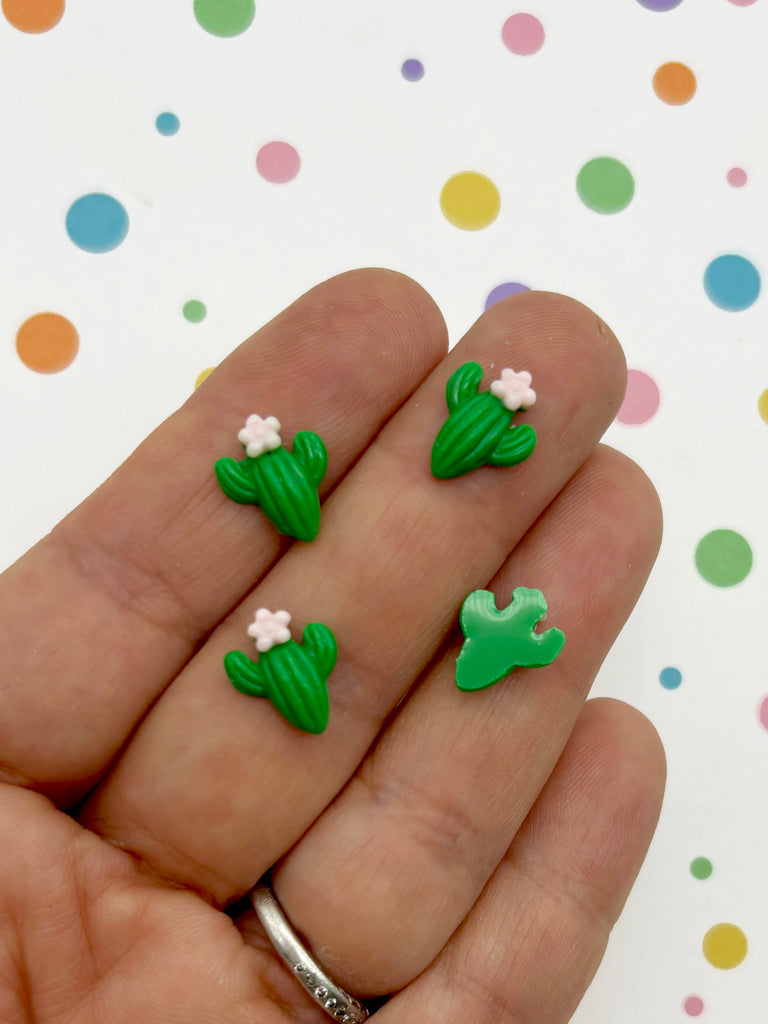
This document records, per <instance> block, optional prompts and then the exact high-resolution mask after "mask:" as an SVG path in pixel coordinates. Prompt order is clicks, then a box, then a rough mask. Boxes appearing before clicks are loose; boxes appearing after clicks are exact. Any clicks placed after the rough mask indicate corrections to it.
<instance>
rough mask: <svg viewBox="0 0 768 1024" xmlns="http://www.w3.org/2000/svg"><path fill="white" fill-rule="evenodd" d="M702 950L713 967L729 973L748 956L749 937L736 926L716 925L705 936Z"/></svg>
mask: <svg viewBox="0 0 768 1024" xmlns="http://www.w3.org/2000/svg"><path fill="white" fill-rule="evenodd" d="M701 948H702V951H703V953H704V956H705V957H706V959H707V960H708V961H709V963H711V964H712V966H713V967H719V968H720V969H721V970H723V971H728V970H730V969H731V968H732V967H738V966H739V964H740V963H741V961H742V960H743V959H744V957H745V956H746V955H747V937H746V935H745V934H744V932H743V931H742V930H741V928H739V927H738V926H737V925H735V924H716V925H713V926H712V927H711V928H710V929H709V931H708V932H707V934H706V935H705V936H704V941H703V942H702V944H701Z"/></svg>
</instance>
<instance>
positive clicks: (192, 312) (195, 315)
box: [182, 299, 208, 324]
mask: <svg viewBox="0 0 768 1024" xmlns="http://www.w3.org/2000/svg"><path fill="white" fill-rule="evenodd" d="M207 312H208V310H207V309H206V308H205V306H204V305H203V303H202V302H198V300H197V299H190V300H189V302H185V303H184V309H183V310H182V313H183V314H184V318H185V319H186V320H189V322H190V323H191V324H199V323H200V321H201V320H205V314H206V313H207Z"/></svg>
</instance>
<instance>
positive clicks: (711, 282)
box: [704, 255, 760, 312]
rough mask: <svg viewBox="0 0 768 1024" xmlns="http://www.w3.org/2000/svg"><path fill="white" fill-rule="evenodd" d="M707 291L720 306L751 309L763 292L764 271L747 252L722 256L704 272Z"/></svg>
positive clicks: (736, 309) (735, 309)
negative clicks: (752, 261) (748, 257)
mask: <svg viewBox="0 0 768 1024" xmlns="http://www.w3.org/2000/svg"><path fill="white" fill-rule="evenodd" d="M704 291H705V292H706V293H707V295H708V296H709V298H710V299H711V300H712V302H714V304H715V305H716V306H719V307H720V309H727V310H729V311H731V312H738V311H739V310H741V309H748V308H749V306H751V305H752V303H753V302H754V301H755V299H756V298H757V297H758V295H759V294H760V274H759V273H758V272H757V268H756V267H755V265H754V263H750V261H749V260H747V259H745V258H744V257H743V256H733V255H728V256H718V257H717V259H716V260H712V262H711V263H710V264H709V266H708V267H707V269H706V271H705V272H704Z"/></svg>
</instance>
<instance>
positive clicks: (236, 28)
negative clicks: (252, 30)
mask: <svg viewBox="0 0 768 1024" xmlns="http://www.w3.org/2000/svg"><path fill="white" fill-rule="evenodd" d="M194 12H195V18H197V22H198V24H199V25H200V27H201V28H204V29H205V31H206V32H210V33H211V35H213V36H222V37H229V36H239V35H240V33H241V32H245V30H246V29H247V28H248V27H249V26H250V24H251V22H252V21H253V18H254V15H255V14H256V5H255V3H254V0H195V2H194Z"/></svg>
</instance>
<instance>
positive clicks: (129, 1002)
mask: <svg viewBox="0 0 768 1024" xmlns="http://www.w3.org/2000/svg"><path fill="white" fill-rule="evenodd" d="M4 789H5V790H6V791H5V792H4V793H3V796H2V805H3V810H4V819H3V820H4V821H8V820H9V818H10V819H11V820H12V821H13V822H14V828H13V829H9V830H8V832H7V833H6V837H7V838H6V843H5V847H4V864H3V878H4V881H5V883H6V884H5V886H4V888H5V891H4V893H3V908H2V913H1V914H0V930H1V931H2V934H3V936H4V939H5V942H4V947H3V948H4V951H5V955H4V957H3V961H2V968H1V970H2V975H1V976H2V979H3V982H2V988H0V1019H2V1020H3V1021H4V1022H8V1024H13V1022H16V1021H25V1020H29V1019H34V1020H35V1021H39V1022H40V1024H49V1022H51V1024H53V1022H56V1024H60V1022H65V1021H77V1022H78V1024H89V1022H91V1021H94V1022H95V1021H105V1020H107V1021H110V1022H112V1024H121V1022H131V1024H135V1022H137V1021H142V1022H153V1021H158V1022H160V1021H162V1022H168V1024H172V1022H173V1021H176V1020H178V1021H185V1022H186V1021H189V1020H200V1021H205V1020H211V1021H213V1020H217V1021H222V1022H229V1021H233V1022H234V1021H238V1020H240V1019H241V1013H242V1005H243V1004H244V1003H245V1002H247V1001H253V1000H254V999H255V1000H256V1002H257V1003H260V1005H259V1013H260V1016H259V1017H258V1018H257V1019H259V1020H264V1021H265V1022H266V1021H270V1020H272V1018H271V1017H270V1015H269V1013H270V1011H269V1007H268V1006H267V996H266V995H265V993H264V992H263V991H262V992H261V993H259V986H258V977H259V974H260V970H259V957H260V954H259V953H258V952H257V951H256V950H255V949H253V948H251V947H249V946H246V945H244V944H243V941H242V938H241V936H240V933H239V932H238V931H237V929H236V928H235V926H234V924H233V922H232V921H231V919H230V918H229V917H227V916H226V915H225V914H222V913H221V912H219V911H217V910H215V909H213V908H212V907H211V906H209V905H208V904H206V903H205V902H204V901H203V900H202V899H201V898H200V897H199V896H197V895H195V894H193V893H190V892H186V891H181V890H172V889H168V888H165V887H159V886H157V885H155V884H153V883H151V882H149V881H148V879H147V878H146V877H143V876H142V874H141V872H140V871H139V870H138V869H137V866H136V864H135V863H134V861H133V859H132V858H131V857H130V856H129V855H128V854H127V853H123V852H122V851H120V850H116V849H115V848H114V847H112V846H110V845H109V844H107V843H105V842H103V841H102V840H101V839H99V838H98V837H97V836H95V835H93V834H92V833H90V832H88V831H87V830H83V829H81V828H80V827H79V826H78V825H77V824H76V823H75V822H73V821H72V820H71V819H70V818H68V817H66V816H65V815H63V814H61V813H60V812H58V811H56V810H55V809H53V808H51V807H50V805H48V804H47V802H46V801H45V800H43V799H42V798H40V797H39V796H37V795H36V794H31V793H27V792H19V791H12V790H10V788H9V787H4ZM11 881H12V887H9V886H8V883H9V882H11ZM21 963H23V964H24V971H23V972H21V971H19V972H18V979H17V980H15V981H14V975H16V970H17V968H18V967H19V966H20V964H21ZM259 996H260V998H259ZM274 1019H275V1020H279V1019H281V1018H280V1017H279V1016H275V1018H274Z"/></svg>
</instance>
